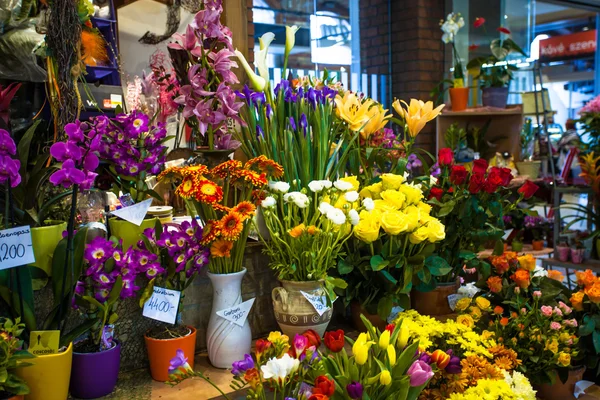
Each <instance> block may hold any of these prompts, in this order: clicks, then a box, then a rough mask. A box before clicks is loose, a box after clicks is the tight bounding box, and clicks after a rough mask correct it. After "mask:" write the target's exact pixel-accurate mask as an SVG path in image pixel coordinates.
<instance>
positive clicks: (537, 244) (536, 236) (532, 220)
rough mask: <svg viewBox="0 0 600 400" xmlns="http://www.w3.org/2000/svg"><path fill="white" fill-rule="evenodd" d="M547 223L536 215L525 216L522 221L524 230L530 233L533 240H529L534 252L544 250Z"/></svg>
mask: <svg viewBox="0 0 600 400" xmlns="http://www.w3.org/2000/svg"><path fill="white" fill-rule="evenodd" d="M547 225H548V223H547V221H546V220H545V218H542V217H540V216H537V215H526V216H525V218H524V220H523V226H524V228H525V229H526V230H527V231H529V232H531V234H532V236H533V238H532V240H531V247H532V248H533V250H534V251H539V250H543V249H544V231H545V230H546V229H547Z"/></svg>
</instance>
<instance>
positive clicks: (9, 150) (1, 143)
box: [0, 129, 17, 156]
mask: <svg viewBox="0 0 600 400" xmlns="http://www.w3.org/2000/svg"><path fill="white" fill-rule="evenodd" d="M16 153H17V146H16V145H15V141H14V140H13V139H12V138H11V137H10V133H8V131H5V130H4V129H0V155H12V156H14V155H15V154H16Z"/></svg>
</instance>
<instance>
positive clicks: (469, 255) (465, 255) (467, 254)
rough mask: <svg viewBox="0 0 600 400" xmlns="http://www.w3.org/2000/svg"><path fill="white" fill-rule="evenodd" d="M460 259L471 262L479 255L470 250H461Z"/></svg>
mask: <svg viewBox="0 0 600 400" xmlns="http://www.w3.org/2000/svg"><path fill="white" fill-rule="evenodd" d="M458 258H460V259H461V260H465V261H469V260H472V259H474V258H477V253H474V252H472V251H468V250H461V251H460V252H459V253H458Z"/></svg>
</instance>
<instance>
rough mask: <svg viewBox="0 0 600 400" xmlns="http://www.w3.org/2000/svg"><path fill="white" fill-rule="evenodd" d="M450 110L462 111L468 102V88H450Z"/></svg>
mask: <svg viewBox="0 0 600 400" xmlns="http://www.w3.org/2000/svg"><path fill="white" fill-rule="evenodd" d="M449 90H450V101H451V103H452V111H464V110H466V109H467V104H468V103H469V88H450V89H449Z"/></svg>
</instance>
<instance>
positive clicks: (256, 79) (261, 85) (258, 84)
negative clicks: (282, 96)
mask: <svg viewBox="0 0 600 400" xmlns="http://www.w3.org/2000/svg"><path fill="white" fill-rule="evenodd" d="M261 51H263V50H261ZM263 52H264V55H265V57H266V50H264V51H263ZM235 55H236V56H237V58H238V60H240V62H241V63H242V67H244V71H246V74H248V78H249V79H250V83H251V84H252V87H253V88H254V90H256V91H257V92H262V91H263V90H264V89H265V86H266V85H267V81H266V80H265V78H263V77H262V76H260V75H257V74H256V73H255V72H254V68H252V67H251V66H250V64H248V61H246V57H244V55H243V54H242V53H241V52H240V51H238V50H235ZM261 57H262V56H261ZM259 58H260V57H259Z"/></svg>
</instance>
